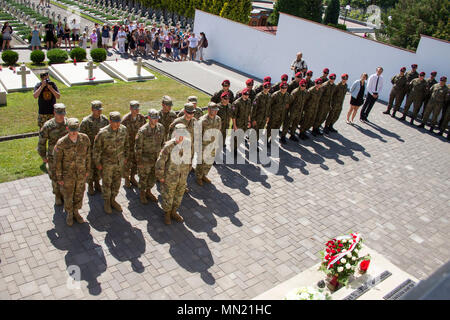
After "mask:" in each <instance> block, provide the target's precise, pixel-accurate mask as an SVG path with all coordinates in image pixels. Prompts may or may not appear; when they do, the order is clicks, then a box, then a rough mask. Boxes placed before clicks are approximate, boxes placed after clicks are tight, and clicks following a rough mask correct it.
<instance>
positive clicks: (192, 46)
mask: <svg viewBox="0 0 450 320" xmlns="http://www.w3.org/2000/svg"><path fill="white" fill-rule="evenodd" d="M188 41H189V56H190V60H195V55H196V54H197V46H198V38H196V37H195V33H192V35H191V36H190V37H189V39H188Z"/></svg>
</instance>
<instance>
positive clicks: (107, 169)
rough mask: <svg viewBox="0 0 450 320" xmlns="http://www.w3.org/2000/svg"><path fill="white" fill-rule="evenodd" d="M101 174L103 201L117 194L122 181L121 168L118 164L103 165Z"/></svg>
mask: <svg viewBox="0 0 450 320" xmlns="http://www.w3.org/2000/svg"><path fill="white" fill-rule="evenodd" d="M101 173H102V195H103V199H105V200H109V199H111V198H115V197H116V196H117V194H118V193H119V189H120V182H121V180H122V168H121V166H120V165H118V164H114V165H111V164H108V165H104V166H103V169H102V171H101Z"/></svg>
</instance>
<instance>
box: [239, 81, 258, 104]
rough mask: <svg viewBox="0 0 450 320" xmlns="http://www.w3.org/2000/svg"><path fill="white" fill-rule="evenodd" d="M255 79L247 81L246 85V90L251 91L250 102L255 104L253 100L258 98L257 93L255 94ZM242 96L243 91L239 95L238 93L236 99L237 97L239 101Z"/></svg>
mask: <svg viewBox="0 0 450 320" xmlns="http://www.w3.org/2000/svg"><path fill="white" fill-rule="evenodd" d="M253 84H254V83H253V79H247V81H245V85H246V88H247V89H248V90H250V96H249V97H250V102H251V103H253V100H255V97H256V92H255V90H253ZM241 96H242V90H241V91H239V92H238V93H236V97H235V99H237V98H240V97H241Z"/></svg>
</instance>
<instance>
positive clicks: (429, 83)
mask: <svg viewBox="0 0 450 320" xmlns="http://www.w3.org/2000/svg"><path fill="white" fill-rule="evenodd" d="M436 76H437V71H432V72H431V73H430V77H429V78H428V79H427V80H426V82H427V86H426V93H425V98H424V99H423V110H422V114H421V115H420V116H418V117H420V118H422V115H423V111H424V110H425V107H426V106H427V103H428V101H429V100H430V98H431V87H432V86H433V85H435V84H436V83H438V82H437V80H436ZM419 112H420V110H419Z"/></svg>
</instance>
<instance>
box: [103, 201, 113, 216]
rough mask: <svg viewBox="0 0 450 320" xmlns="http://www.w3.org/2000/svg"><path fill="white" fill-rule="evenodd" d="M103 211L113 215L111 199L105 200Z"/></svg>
mask: <svg viewBox="0 0 450 320" xmlns="http://www.w3.org/2000/svg"><path fill="white" fill-rule="evenodd" d="M103 209H104V210H105V212H106V213H107V214H111V213H112V209H111V201H110V200H109V199H105V203H104V204H103Z"/></svg>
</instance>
